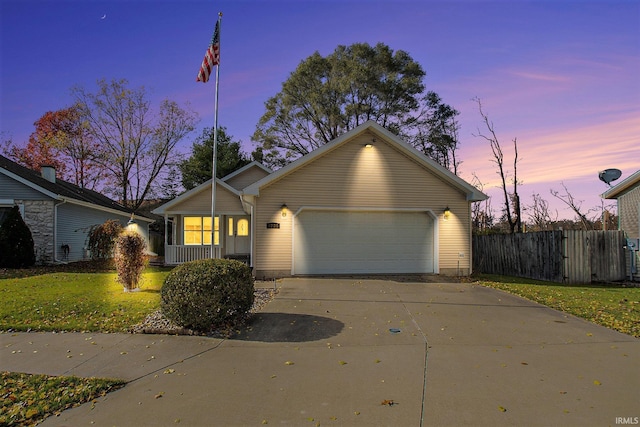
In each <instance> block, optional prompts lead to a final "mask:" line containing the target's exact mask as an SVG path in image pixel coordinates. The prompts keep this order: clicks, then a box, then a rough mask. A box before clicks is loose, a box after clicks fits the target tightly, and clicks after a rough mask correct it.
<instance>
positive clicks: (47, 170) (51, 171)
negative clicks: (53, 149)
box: [40, 165, 56, 183]
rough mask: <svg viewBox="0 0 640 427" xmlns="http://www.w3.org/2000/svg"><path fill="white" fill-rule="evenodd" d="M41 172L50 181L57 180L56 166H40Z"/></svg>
mask: <svg viewBox="0 0 640 427" xmlns="http://www.w3.org/2000/svg"><path fill="white" fill-rule="evenodd" d="M40 174H41V175H42V177H43V178H44V179H46V180H47V181H49V182H53V183H55V182H56V168H55V167H53V166H51V165H42V166H40Z"/></svg>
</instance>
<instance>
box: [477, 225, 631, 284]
mask: <svg viewBox="0 0 640 427" xmlns="http://www.w3.org/2000/svg"><path fill="white" fill-rule="evenodd" d="M625 243H626V239H625V236H624V232H622V231H580V230H558V231H540V232H534V233H520V234H493V235H486V236H473V269H474V271H476V272H478V273H488V274H503V275H507V276H517V277H528V278H531V279H538V280H548V281H553V282H562V283H591V282H610V281H618V280H624V279H625V274H626V269H625V249H624V246H625Z"/></svg>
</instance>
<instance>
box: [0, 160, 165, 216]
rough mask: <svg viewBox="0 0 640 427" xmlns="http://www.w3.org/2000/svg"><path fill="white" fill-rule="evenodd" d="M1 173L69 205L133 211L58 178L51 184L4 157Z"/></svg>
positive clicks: (36, 173) (1, 163)
mask: <svg viewBox="0 0 640 427" xmlns="http://www.w3.org/2000/svg"><path fill="white" fill-rule="evenodd" d="M0 173H2V174H4V175H7V176H8V177H10V178H13V179H15V180H16V181H18V182H20V183H22V184H24V185H26V186H28V187H30V188H32V189H34V190H36V191H39V192H40V193H42V194H45V195H47V196H49V197H51V198H52V199H56V200H66V201H67V202H69V203H74V204H78V205H82V206H86V207H90V208H94V209H99V210H109V211H117V212H120V213H122V214H127V215H130V214H131V213H132V211H131V209H129V208H127V207H125V206H123V205H121V204H119V203H117V202H115V201H114V200H111V199H110V198H108V197H107V196H105V195H103V194H100V193H98V192H97V191H93V190H89V189H87V188H81V187H78V186H77V185H75V184H71V183H70V182H67V181H64V180H62V179H58V178H57V179H56V181H55V182H51V181H49V180H47V179H45V178H43V177H42V175H40V173H39V172H36V171H34V170H32V169H29V168H26V167H24V166H22V165H19V164H18V163H16V162H14V161H12V160H9V159H8V158H6V157H4V156H2V155H0ZM135 217H136V218H139V219H142V220H147V221H150V222H153V220H152V219H149V218H147V217H144V216H141V215H135Z"/></svg>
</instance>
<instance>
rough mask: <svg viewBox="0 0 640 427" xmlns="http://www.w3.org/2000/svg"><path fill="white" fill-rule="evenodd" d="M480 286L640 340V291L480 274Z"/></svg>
mask: <svg viewBox="0 0 640 427" xmlns="http://www.w3.org/2000/svg"><path fill="white" fill-rule="evenodd" d="M475 279H476V280H477V283H478V284H480V285H482V286H488V287H492V288H496V289H501V290H503V291H506V292H509V293H512V294H515V295H519V296H521V297H524V298H527V299H529V300H531V301H535V302H537V303H540V304H544V305H546V306H548V307H551V308H554V309H556V310H560V311H564V312H566V313H570V314H573V315H575V316H578V317H582V318H583V319H586V320H589V321H590V322H594V323H597V324H599V325H602V326H606V327H607V328H610V329H615V330H616V331H619V332H622V333H624V334H628V335H632V336H634V337H638V338H640V288H636V287H622V286H598V285H586V286H585V285H583V286H572V285H564V284H560V283H553V282H542V281H538V280H533V279H526V278H521V277H507V276H497V275H488V274H480V275H477V276H475Z"/></svg>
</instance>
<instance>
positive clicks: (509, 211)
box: [473, 97, 522, 233]
mask: <svg viewBox="0 0 640 427" xmlns="http://www.w3.org/2000/svg"><path fill="white" fill-rule="evenodd" d="M473 100H474V101H475V102H477V104H478V111H479V112H480V116H481V117H482V123H483V124H484V126H485V127H486V128H487V132H488V133H482V131H480V129H478V133H477V134H474V136H476V137H480V138H482V139H484V140H485V141H487V142H488V143H489V146H490V147H491V153H492V154H493V161H494V162H495V163H496V165H497V166H498V172H497V174H498V176H499V177H500V185H501V187H500V188H501V189H502V195H503V198H504V199H503V200H504V202H503V203H504V204H503V213H504V219H505V221H506V222H507V224H508V226H509V231H510V232H511V233H515V232H516V231H517V232H518V233H521V232H522V215H521V209H520V196H519V195H518V184H519V182H518V173H517V172H518V141H517V139H516V138H514V139H513V151H514V157H513V174H512V177H511V183H512V185H513V190H512V191H509V189H508V188H507V180H508V178H507V176H508V172H507V169H506V166H505V159H504V153H503V151H502V146H501V145H500V141H499V140H498V136H497V135H496V132H495V129H494V126H493V122H492V121H491V120H490V119H489V116H488V115H487V114H486V113H485V112H484V110H483V109H482V102H481V101H480V98H477V97H476V98H474V99H473Z"/></svg>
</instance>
